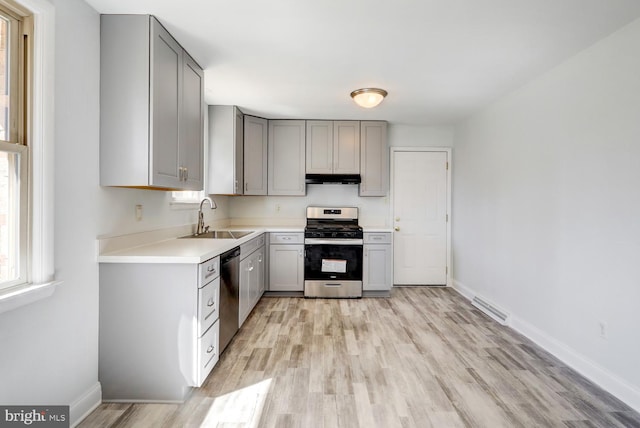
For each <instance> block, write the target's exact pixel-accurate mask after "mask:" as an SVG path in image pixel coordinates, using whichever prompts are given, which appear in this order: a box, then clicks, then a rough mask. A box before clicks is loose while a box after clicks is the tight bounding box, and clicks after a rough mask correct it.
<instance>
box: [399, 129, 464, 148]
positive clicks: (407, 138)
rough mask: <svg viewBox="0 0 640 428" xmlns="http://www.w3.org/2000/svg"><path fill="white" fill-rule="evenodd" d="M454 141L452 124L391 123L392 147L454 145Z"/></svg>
mask: <svg viewBox="0 0 640 428" xmlns="http://www.w3.org/2000/svg"><path fill="white" fill-rule="evenodd" d="M453 141H454V132H453V127H451V126H411V125H401V124H397V125H396V124H390V125H389V145H390V146H391V147H415V146H417V147H452V146H453Z"/></svg>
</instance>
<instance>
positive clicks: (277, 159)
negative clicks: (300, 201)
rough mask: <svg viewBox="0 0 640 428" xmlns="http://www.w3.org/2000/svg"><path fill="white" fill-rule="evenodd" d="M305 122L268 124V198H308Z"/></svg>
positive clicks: (272, 122)
mask: <svg viewBox="0 0 640 428" xmlns="http://www.w3.org/2000/svg"><path fill="white" fill-rule="evenodd" d="M304 175H305V121H304V120H270V121H269V171H268V176H269V189H268V190H269V191H268V193H269V195H297V196H302V195H304V194H305V182H304V178H305V177H304Z"/></svg>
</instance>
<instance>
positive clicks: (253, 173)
mask: <svg viewBox="0 0 640 428" xmlns="http://www.w3.org/2000/svg"><path fill="white" fill-rule="evenodd" d="M267 135H268V125H267V120H266V119H262V118H259V117H254V116H245V117H244V194H245V195H266V194H267Z"/></svg>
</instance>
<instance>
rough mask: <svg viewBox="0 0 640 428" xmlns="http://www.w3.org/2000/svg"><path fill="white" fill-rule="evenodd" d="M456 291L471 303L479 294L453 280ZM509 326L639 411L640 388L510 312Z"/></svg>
mask: <svg viewBox="0 0 640 428" xmlns="http://www.w3.org/2000/svg"><path fill="white" fill-rule="evenodd" d="M453 289H454V290H456V291H457V292H458V293H459V294H460V295H461V296H463V297H465V298H466V299H468V300H472V299H473V297H474V296H475V295H476V293H475V291H473V290H472V289H471V288H469V287H467V286H466V285H464V284H462V283H461V282H459V281H456V280H454V281H453ZM509 327H510V328H512V329H514V330H515V331H517V332H518V333H520V334H522V335H523V336H525V337H526V338H528V339H529V340H531V341H532V342H534V343H535V344H537V345H538V346H540V347H541V348H543V349H544V350H545V351H547V352H549V353H550V354H552V355H553V356H555V357H556V358H558V359H559V360H560V361H562V362H563V363H565V364H566V365H567V366H569V367H571V368H572V369H574V370H575V371H577V372H578V373H580V374H581V375H582V376H584V377H585V378H587V379H589V380H590V381H591V382H593V383H595V384H596V385H598V386H600V387H601V388H602V389H604V390H605V391H607V392H609V393H610V394H611V395H613V396H614V397H616V398H618V399H619V400H620V401H622V402H624V403H625V404H626V405H628V406H629V407H631V408H632V409H634V410H635V411H637V412H640V389H639V388H638V387H636V386H634V385H631V384H629V383H628V382H626V381H625V380H624V379H621V378H620V377H618V376H617V375H615V374H613V373H611V372H610V371H608V370H607V369H605V368H604V367H602V366H600V365H598V364H596V363H595V362H593V361H592V360H590V359H589V358H587V357H585V356H584V355H582V354H580V353H578V352H576V351H575V350H574V349H572V348H570V347H569V346H567V345H566V344H564V343H563V342H561V341H559V340H557V339H555V338H554V337H551V336H549V335H548V334H547V333H545V332H544V331H542V330H540V329H539V328H537V327H535V326H533V325H531V324H529V323H528V322H526V321H524V320H522V319H520V318H519V317H518V316H517V315H515V314H514V313H513V312H511V319H510V323H509Z"/></svg>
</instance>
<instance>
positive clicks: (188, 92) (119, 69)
mask: <svg viewBox="0 0 640 428" xmlns="http://www.w3.org/2000/svg"><path fill="white" fill-rule="evenodd" d="M100 25H101V27H100V184H101V185H103V186H123V187H146V188H156V189H175V190H201V189H202V187H203V175H204V165H203V153H204V145H203V144H204V90H203V89H204V74H203V72H202V69H201V68H200V67H199V66H198V64H197V63H196V62H195V61H194V60H193V58H191V57H190V56H189V54H188V53H187V52H186V51H185V50H184V49H183V48H182V47H181V46H180V44H179V43H178V42H177V41H176V40H175V39H174V38H173V37H172V36H171V34H169V32H167V30H166V29H165V28H164V27H163V26H162V25H161V24H160V22H159V21H158V20H157V19H156V18H154V17H153V16H150V15H102V16H101V18H100Z"/></svg>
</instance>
